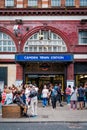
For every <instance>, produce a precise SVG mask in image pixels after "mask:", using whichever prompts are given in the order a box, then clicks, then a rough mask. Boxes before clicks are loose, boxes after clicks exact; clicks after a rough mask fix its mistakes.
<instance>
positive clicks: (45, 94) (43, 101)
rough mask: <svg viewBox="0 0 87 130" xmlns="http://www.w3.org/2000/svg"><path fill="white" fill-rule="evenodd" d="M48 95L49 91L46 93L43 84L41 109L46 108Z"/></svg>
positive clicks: (45, 87) (46, 90)
mask: <svg viewBox="0 0 87 130" xmlns="http://www.w3.org/2000/svg"><path fill="white" fill-rule="evenodd" d="M48 94H49V91H48V89H47V86H46V84H45V85H44V88H43V90H42V105H43V107H46V106H47V101H48Z"/></svg>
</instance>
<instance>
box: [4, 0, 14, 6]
mask: <svg viewBox="0 0 87 130" xmlns="http://www.w3.org/2000/svg"><path fill="white" fill-rule="evenodd" d="M5 6H14V0H5Z"/></svg>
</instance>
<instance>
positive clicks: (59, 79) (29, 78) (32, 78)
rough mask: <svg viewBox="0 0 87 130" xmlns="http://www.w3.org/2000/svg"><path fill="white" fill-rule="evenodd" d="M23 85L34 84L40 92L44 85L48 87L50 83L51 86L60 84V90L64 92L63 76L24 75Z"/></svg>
mask: <svg viewBox="0 0 87 130" xmlns="http://www.w3.org/2000/svg"><path fill="white" fill-rule="evenodd" d="M25 83H26V84H35V85H37V86H38V87H39V91H40V92H41V91H42V89H43V86H44V84H46V85H48V84H49V83H52V84H53V85H54V84H56V83H61V85H62V90H63V91H64V75H39V74H38V75H29V74H27V75H25Z"/></svg>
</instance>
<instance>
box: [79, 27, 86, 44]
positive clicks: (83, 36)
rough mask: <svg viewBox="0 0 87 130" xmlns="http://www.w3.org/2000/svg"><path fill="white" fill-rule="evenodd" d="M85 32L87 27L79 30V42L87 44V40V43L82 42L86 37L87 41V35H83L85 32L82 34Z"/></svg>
mask: <svg viewBox="0 0 87 130" xmlns="http://www.w3.org/2000/svg"><path fill="white" fill-rule="evenodd" d="M84 32H86V33H87V29H85V30H83V29H81V30H79V32H78V43H79V45H87V42H86V43H84V42H81V41H83V40H84V39H86V41H87V36H86V35H83V34H82V35H81V33H84Z"/></svg>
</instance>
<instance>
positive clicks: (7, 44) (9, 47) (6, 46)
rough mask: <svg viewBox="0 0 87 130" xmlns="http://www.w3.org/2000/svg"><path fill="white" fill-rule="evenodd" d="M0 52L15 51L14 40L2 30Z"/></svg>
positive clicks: (0, 33)
mask: <svg viewBox="0 0 87 130" xmlns="http://www.w3.org/2000/svg"><path fill="white" fill-rule="evenodd" d="M0 52H16V47H15V44H14V41H13V40H12V39H11V37H10V36H8V35H7V34H5V33H2V32H0Z"/></svg>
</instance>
